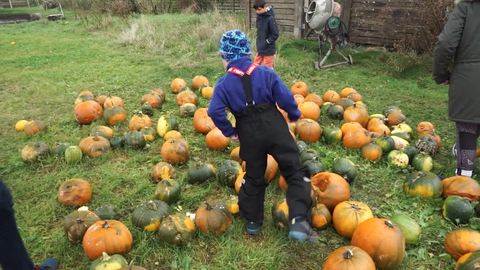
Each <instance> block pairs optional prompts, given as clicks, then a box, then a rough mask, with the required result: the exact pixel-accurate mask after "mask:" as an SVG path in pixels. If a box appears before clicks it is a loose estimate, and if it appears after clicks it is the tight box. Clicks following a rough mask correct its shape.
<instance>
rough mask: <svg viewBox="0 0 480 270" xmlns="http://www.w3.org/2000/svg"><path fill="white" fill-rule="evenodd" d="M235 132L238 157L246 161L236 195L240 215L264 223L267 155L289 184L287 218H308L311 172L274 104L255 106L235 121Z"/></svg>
mask: <svg viewBox="0 0 480 270" xmlns="http://www.w3.org/2000/svg"><path fill="white" fill-rule="evenodd" d="M236 129H237V133H238V137H239V139H240V158H241V159H243V160H245V162H246V170H245V171H246V173H245V177H244V180H245V181H244V183H243V184H242V186H241V188H240V192H239V194H238V204H239V206H240V214H241V215H242V216H243V217H245V218H246V219H247V220H248V221H252V222H258V223H263V219H264V200H265V189H266V188H267V186H268V182H267V181H266V180H265V178H264V174H265V170H266V167H267V154H270V155H272V156H273V157H274V158H275V160H276V161H277V163H278V167H279V169H280V172H281V174H282V175H283V177H285V180H286V181H287V184H288V190H287V196H286V197H287V204H288V210H289V218H290V219H292V218H295V217H304V218H307V219H308V217H309V211H310V208H311V198H310V189H311V183H310V179H309V177H310V172H309V171H308V169H307V167H305V166H304V165H303V164H302V162H301V161H300V155H299V151H298V146H297V144H296V143H295V141H294V139H293V138H292V135H291V134H290V132H289V129H288V125H287V122H286V121H285V119H284V118H283V115H282V114H281V113H280V112H279V111H278V110H277V108H276V107H275V106H274V105H270V106H268V105H267V104H262V105H259V106H255V108H252V110H251V111H249V112H248V113H247V114H246V115H243V116H241V117H238V118H237V126H236Z"/></svg>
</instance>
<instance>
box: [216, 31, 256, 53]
mask: <svg viewBox="0 0 480 270" xmlns="http://www.w3.org/2000/svg"><path fill="white" fill-rule="evenodd" d="M250 44H251V43H250V40H248V37H247V35H245V34H244V33H243V32H242V31H240V30H238V29H237V30H230V31H228V32H226V33H225V34H223V36H222V39H221V40H220V54H221V56H222V59H223V60H227V61H231V60H235V59H238V58H240V57H243V56H249V55H251V54H252V51H251V50H250Z"/></svg>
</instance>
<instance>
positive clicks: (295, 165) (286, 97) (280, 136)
mask: <svg viewBox="0 0 480 270" xmlns="http://www.w3.org/2000/svg"><path fill="white" fill-rule="evenodd" d="M220 53H221V57H222V60H223V64H224V66H225V68H226V69H227V73H226V74H225V75H224V76H223V77H221V78H220V79H219V80H218V82H217V83H216V84H215V90H214V93H213V97H212V99H211V102H210V106H209V108H208V115H209V116H210V117H211V118H212V120H213V122H214V123H215V125H216V126H217V127H218V128H219V129H220V130H221V131H222V133H223V134H224V135H225V136H227V137H231V138H232V140H233V141H239V142H240V158H241V159H243V160H244V161H245V162H246V174H245V177H244V179H243V182H242V186H241V188H240V192H239V195H238V198H239V202H238V203H239V206H240V214H241V216H242V217H244V218H245V219H246V220H247V233H249V234H257V233H258V232H259V230H260V227H261V226H262V225H263V221H264V200H265V189H266V188H267V186H268V181H267V180H265V178H264V177H263V176H264V174H265V170H266V167H267V154H270V155H272V156H273V157H274V158H275V160H276V161H277V163H278V166H279V168H280V171H281V173H282V175H283V176H284V177H285V179H286V181H287V184H288V190H287V195H286V197H287V204H288V206H289V216H290V232H289V239H290V240H299V241H317V234H316V233H315V232H314V231H313V230H312V228H311V227H310V224H309V222H308V220H309V218H310V217H309V215H310V211H311V204H312V202H311V198H310V190H311V183H310V178H309V177H310V173H309V171H308V169H307V168H306V167H305V166H304V165H303V164H302V162H301V161H300V155H299V150H298V146H297V144H296V143H295V141H294V139H293V137H292V135H291V134H290V131H289V129H288V125H287V122H286V121H285V119H284V117H283V115H282V114H281V113H280V111H279V110H278V109H277V107H276V104H278V106H279V107H280V108H282V109H283V110H284V111H285V112H287V114H288V118H289V119H290V120H291V121H297V120H298V119H299V118H300V111H299V110H298V106H297V103H296V102H295V100H294V98H293V94H292V92H291V91H290V90H288V88H287V87H286V85H285V84H284V83H283V82H282V80H281V79H280V77H279V76H278V75H277V74H276V73H275V72H274V71H273V70H272V69H270V68H268V67H266V66H259V65H257V64H254V63H252V59H251V58H250V55H251V50H250V40H249V39H248V37H247V36H246V35H245V34H244V33H243V32H242V31H240V30H231V31H228V32H226V33H225V34H223V36H222V39H221V41H220ZM226 107H227V108H228V109H229V110H230V111H231V112H232V113H233V114H234V115H235V119H236V127H235V128H234V127H233V126H232V125H231V123H230V122H229V121H228V120H227V119H226V115H227V114H226V111H225V108H226Z"/></svg>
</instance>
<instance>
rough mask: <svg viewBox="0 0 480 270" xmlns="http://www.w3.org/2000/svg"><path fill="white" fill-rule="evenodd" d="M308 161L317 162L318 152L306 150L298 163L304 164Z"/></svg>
mask: <svg viewBox="0 0 480 270" xmlns="http://www.w3.org/2000/svg"><path fill="white" fill-rule="evenodd" d="M308 160H318V152H317V150H315V149H312V148H310V149H307V150H305V151H303V152H302V153H301V154H300V161H301V162H302V163H305V162H306V161H308Z"/></svg>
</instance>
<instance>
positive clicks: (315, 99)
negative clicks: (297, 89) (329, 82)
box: [305, 93, 323, 107]
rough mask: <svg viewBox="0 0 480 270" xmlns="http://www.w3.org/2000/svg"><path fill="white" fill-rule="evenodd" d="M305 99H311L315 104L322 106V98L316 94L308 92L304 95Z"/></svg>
mask: <svg viewBox="0 0 480 270" xmlns="http://www.w3.org/2000/svg"><path fill="white" fill-rule="evenodd" d="M305 101H311V102H313V103H315V104H317V105H318V107H322V105H323V99H322V97H321V96H319V95H317V94H314V93H310V94H308V95H307V96H306V97H305Z"/></svg>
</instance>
